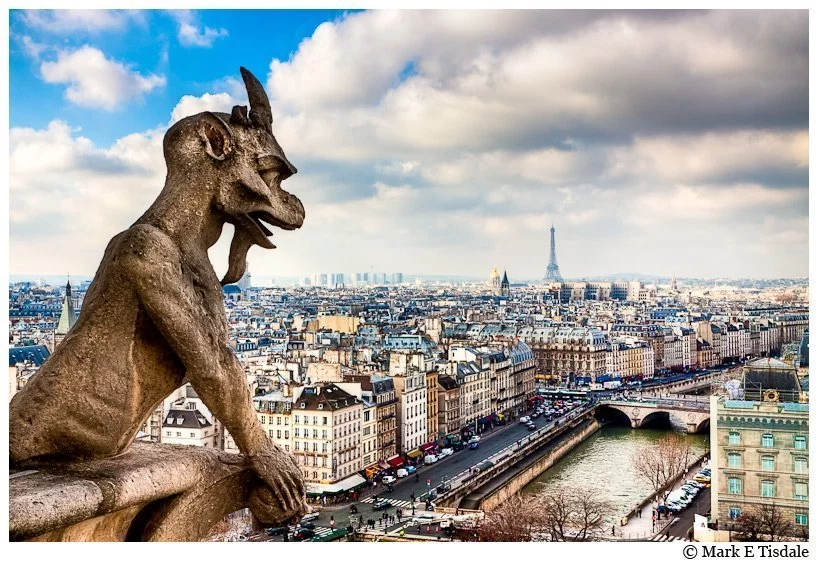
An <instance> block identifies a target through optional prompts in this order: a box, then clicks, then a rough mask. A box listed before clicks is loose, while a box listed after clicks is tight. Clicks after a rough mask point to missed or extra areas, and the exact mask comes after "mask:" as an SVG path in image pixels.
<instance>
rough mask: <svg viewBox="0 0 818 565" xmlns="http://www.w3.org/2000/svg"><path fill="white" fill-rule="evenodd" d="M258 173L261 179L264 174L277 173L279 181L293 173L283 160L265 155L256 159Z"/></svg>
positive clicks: (271, 155) (275, 156)
mask: <svg viewBox="0 0 818 565" xmlns="http://www.w3.org/2000/svg"><path fill="white" fill-rule="evenodd" d="M258 172H259V174H260V175H261V176H262V177H263V176H264V175H265V173H268V172H269V173H273V172H274V173H277V174H278V175H279V177H280V178H281V180H284V179H286V178H288V177H290V176H292V175H293V173H294V172H295V171H294V170H292V168H291V167H290V166H289V165H288V164H287V162H286V161H284V159H282V158H281V157H279V156H278V155H273V154H267V155H260V156H259V157H258Z"/></svg>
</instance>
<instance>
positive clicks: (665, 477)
mask: <svg viewBox="0 0 818 565" xmlns="http://www.w3.org/2000/svg"><path fill="white" fill-rule="evenodd" d="M689 460H690V446H689V445H688V443H687V442H686V441H685V439H684V437H683V436H682V435H681V434H668V435H667V436H665V437H664V438H662V439H660V440H659V441H658V442H656V443H655V444H652V445H646V446H643V447H640V448H639V449H637V450H636V452H635V453H634V454H633V461H632V462H633V468H634V470H635V471H636V473H637V475H639V476H640V477H642V478H643V479H645V480H646V481H647V482H648V484H649V485H650V486H651V487H652V488H653V490H654V492H658V493H659V494H660V495H661V496H662V502H663V503H667V490H666V489H667V488H668V487H669V486H670V483H671V481H673V480H674V479H675V478H676V477H677V476H678V475H680V474H682V473H683V472H684V471H685V469H687V465H688V462H689Z"/></svg>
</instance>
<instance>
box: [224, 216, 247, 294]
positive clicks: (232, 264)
mask: <svg viewBox="0 0 818 565" xmlns="http://www.w3.org/2000/svg"><path fill="white" fill-rule="evenodd" d="M252 245H253V241H252V239H251V238H250V236H249V235H248V234H246V233H244V230H241V229H238V228H236V232H235V234H234V235H233V241H232V242H230V255H229V257H228V259H227V273H225V275H224V278H223V279H222V285H226V284H232V283H234V282H238V280H239V279H241V277H242V276H244V271H245V270H246V269H247V251H249V249H250V246H252Z"/></svg>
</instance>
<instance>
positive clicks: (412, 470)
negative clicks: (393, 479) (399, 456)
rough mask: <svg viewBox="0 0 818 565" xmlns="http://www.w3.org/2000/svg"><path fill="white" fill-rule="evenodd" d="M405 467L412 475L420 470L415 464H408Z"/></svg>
mask: <svg viewBox="0 0 818 565" xmlns="http://www.w3.org/2000/svg"><path fill="white" fill-rule="evenodd" d="M404 469H406V472H407V473H409V474H410V475H414V474H415V473H417V472H418V468H417V467H415V466H414V465H407V466H406V467H404Z"/></svg>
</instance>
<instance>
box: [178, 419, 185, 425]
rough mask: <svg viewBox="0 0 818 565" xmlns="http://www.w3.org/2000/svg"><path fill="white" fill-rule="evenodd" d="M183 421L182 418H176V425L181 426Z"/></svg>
mask: <svg viewBox="0 0 818 565" xmlns="http://www.w3.org/2000/svg"><path fill="white" fill-rule="evenodd" d="M184 421H185V419H184V418H176V425H177V426H181V425H182V424H183V423H184Z"/></svg>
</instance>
